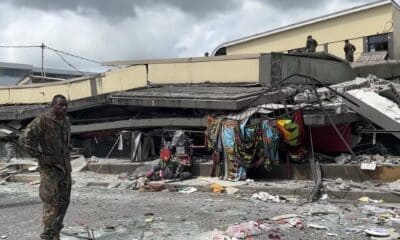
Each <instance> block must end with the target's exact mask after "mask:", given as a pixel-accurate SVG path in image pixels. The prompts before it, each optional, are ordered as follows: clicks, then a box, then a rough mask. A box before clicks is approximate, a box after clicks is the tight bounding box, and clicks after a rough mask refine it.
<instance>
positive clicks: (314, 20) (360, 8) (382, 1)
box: [211, 0, 400, 56]
mask: <svg viewBox="0 0 400 240" xmlns="http://www.w3.org/2000/svg"><path fill="white" fill-rule="evenodd" d="M387 4H392V5H394V6H395V7H396V8H398V9H399V10H400V6H399V5H398V4H397V3H396V2H395V1H394V0H379V1H376V2H372V3H368V4H364V5H361V6H356V7H352V8H348V9H344V10H341V11H338V12H334V13H330V14H327V15H323V16H320V17H316V18H311V19H308V20H305V21H301V22H297V23H293V24H290V25H286V26H284V27H279V28H275V29H272V30H269V31H266V32H261V33H257V34H253V35H250V36H247V37H242V38H238V39H236V40H232V41H228V42H225V43H222V44H220V45H218V46H217V47H216V48H215V49H214V50H213V51H212V53H211V55H212V56H214V55H215V53H216V52H217V51H218V49H220V48H223V47H229V46H232V45H235V44H240V43H243V42H247V41H251V40H254V39H257V38H261V37H266V36H269V35H272V34H276V33H280V32H284V31H288V30H291V29H294V28H298V27H303V26H306V25H310V24H314V23H318V22H322V21H326V20H330V19H333V18H337V17H341V16H345V15H347V14H351V13H355V12H360V11H364V10H368V9H371V8H375V7H380V6H384V5H387Z"/></svg>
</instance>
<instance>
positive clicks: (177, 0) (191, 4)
mask: <svg viewBox="0 0 400 240" xmlns="http://www.w3.org/2000/svg"><path fill="white" fill-rule="evenodd" d="M8 1H9V3H11V4H13V5H14V6H17V7H28V8H35V9H38V10H44V11H62V10H70V11H73V12H76V13H78V14H90V13H91V12H93V11H95V12H97V13H99V14H100V15H102V16H104V17H106V18H107V19H110V20H122V19H125V18H130V17H134V16H136V14H137V12H136V11H137V8H138V7H140V8H145V9H157V10H160V9H161V11H162V9H163V8H164V7H172V8H176V9H180V10H182V11H183V12H185V13H187V14H190V15H193V16H195V17H198V18H201V17H207V16H209V15H210V14H213V13H221V12H224V11H227V10H233V9H235V8H237V7H239V6H240V2H239V1H238V0H218V1H216V0H118V1H116V0H114V1H111V0H35V1H32V0H8Z"/></svg>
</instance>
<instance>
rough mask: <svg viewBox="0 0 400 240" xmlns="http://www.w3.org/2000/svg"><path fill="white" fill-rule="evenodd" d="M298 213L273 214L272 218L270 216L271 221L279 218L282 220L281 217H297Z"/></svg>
mask: <svg viewBox="0 0 400 240" xmlns="http://www.w3.org/2000/svg"><path fill="white" fill-rule="evenodd" d="M298 216H299V215H297V214H293V213H290V214H284V215H278V216H274V217H272V218H270V219H271V220H272V221H279V220H283V219H289V218H297V217H298Z"/></svg>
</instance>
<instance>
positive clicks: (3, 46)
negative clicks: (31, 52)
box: [0, 45, 42, 48]
mask: <svg viewBox="0 0 400 240" xmlns="http://www.w3.org/2000/svg"><path fill="white" fill-rule="evenodd" d="M40 47H42V46H41V45H0V48H40Z"/></svg>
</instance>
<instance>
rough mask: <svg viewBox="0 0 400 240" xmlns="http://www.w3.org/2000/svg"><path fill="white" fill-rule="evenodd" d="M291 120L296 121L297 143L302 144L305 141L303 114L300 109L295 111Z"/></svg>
mask: <svg viewBox="0 0 400 240" xmlns="http://www.w3.org/2000/svg"><path fill="white" fill-rule="evenodd" d="M293 122H295V123H297V125H298V126H299V144H300V145H301V144H303V143H304V141H305V138H306V137H305V132H304V121H303V115H302V113H301V111H296V112H295V113H294V116H293Z"/></svg>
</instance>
